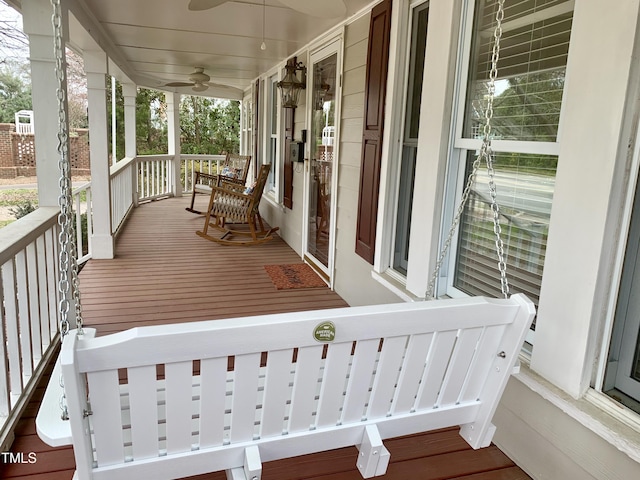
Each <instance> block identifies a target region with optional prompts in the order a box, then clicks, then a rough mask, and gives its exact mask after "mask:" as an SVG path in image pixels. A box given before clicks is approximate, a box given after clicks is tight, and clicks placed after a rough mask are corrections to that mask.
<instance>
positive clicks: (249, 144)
mask: <svg viewBox="0 0 640 480" xmlns="http://www.w3.org/2000/svg"><path fill="white" fill-rule="evenodd" d="M251 105H252V102H251V95H246V96H245V97H244V99H243V100H242V115H241V124H242V132H241V136H240V153H241V154H242V155H253V132H252V128H251V127H252V124H253V115H252V108H251Z"/></svg>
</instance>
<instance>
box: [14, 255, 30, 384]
mask: <svg viewBox="0 0 640 480" xmlns="http://www.w3.org/2000/svg"><path fill="white" fill-rule="evenodd" d="M15 268H16V270H15V271H16V296H17V304H18V324H19V328H18V331H19V334H20V350H21V352H20V358H21V360H22V361H21V365H22V368H21V370H22V378H23V381H24V380H25V379H26V378H27V377H31V375H33V363H32V357H31V355H32V353H31V333H30V331H29V330H30V328H29V326H30V324H31V314H30V312H29V294H30V292H29V279H28V271H27V255H26V252H25V250H22V251H20V252H18V254H17V255H16V260H15Z"/></svg>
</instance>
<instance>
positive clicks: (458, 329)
mask: <svg viewBox="0 0 640 480" xmlns="http://www.w3.org/2000/svg"><path fill="white" fill-rule="evenodd" d="M534 313H535V312H534V306H533V304H532V303H531V302H530V301H529V300H528V299H527V298H526V297H525V296H523V295H521V294H518V295H514V296H512V297H511V298H510V299H508V300H505V299H500V300H494V299H487V298H482V297H475V298H467V299H451V300H438V301H432V302H419V303H403V304H397V305H379V306H366V307H352V308H340V309H334V310H320V311H311V312H296V313H289V314H277V315H265V316H259V317H246V318H235V319H227V320H215V321H205V322H195V323H185V324H174V325H162V326H150V327H139V328H134V329H131V330H128V331H125V332H121V333H116V334H112V335H107V336H103V337H97V338H92V337H91V335H87V334H85V335H83V336H79V335H78V334H77V331H75V330H73V331H71V332H70V334H69V335H68V336H67V337H66V338H65V340H64V342H63V345H62V351H61V355H60V364H61V368H62V373H63V377H64V384H65V390H66V399H67V404H68V409H69V417H70V420H69V421H68V422H67V423H68V424H69V426H70V430H71V432H72V441H73V447H74V455H75V460H76V468H77V472H76V473H77V478H78V480H87V479H93V480H124V479H131V478H153V479H156V480H162V479H174V478H183V477H187V476H192V475H200V474H204V473H207V472H214V471H221V470H226V471H227V478H228V479H236V480H237V479H249V480H260V478H261V471H262V462H265V461H271V460H276V459H282V458H289V457H295V456H299V455H305V454H309V453H315V452H320V451H326V450H331V449H336V448H342V447H345V446H351V445H355V446H357V447H358V448H359V450H360V452H359V454H358V455H357V460H356V466H357V468H358V470H359V471H360V473H361V474H362V476H363V478H370V477H373V476H379V475H383V474H384V473H385V472H386V468H387V465H388V463H389V459H390V456H389V452H388V451H387V450H386V448H385V447H384V444H383V440H384V439H386V438H391V437H397V436H402V435H409V434H414V433H419V432H424V431H429V430H434V429H439V428H445V427H449V426H453V425H460V426H461V430H460V434H461V435H462V437H463V438H464V439H465V440H466V441H467V442H468V443H469V444H470V445H471V446H472V447H473V448H481V447H485V446H488V445H489V444H490V442H491V439H492V436H493V432H494V430H495V428H494V427H493V426H492V424H491V420H492V417H493V413H494V411H495V409H496V406H497V404H498V401H499V400H500V397H501V395H502V392H503V390H504V388H505V386H506V383H507V381H508V379H509V376H510V374H511V372H512V369H513V366H514V364H515V363H516V359H517V357H518V353H519V352H520V349H521V347H522V344H523V341H524V338H525V335H526V332H527V330H528V329H529V326H530V325H531V321H532V319H533V316H534Z"/></svg>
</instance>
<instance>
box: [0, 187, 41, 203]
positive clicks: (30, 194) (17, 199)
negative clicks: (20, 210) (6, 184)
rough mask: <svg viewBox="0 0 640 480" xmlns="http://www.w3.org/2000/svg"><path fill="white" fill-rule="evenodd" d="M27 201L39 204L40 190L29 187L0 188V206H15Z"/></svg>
mask: <svg viewBox="0 0 640 480" xmlns="http://www.w3.org/2000/svg"><path fill="white" fill-rule="evenodd" d="M27 201H30V202H31V203H32V204H34V205H38V191H37V190H35V189H29V188H11V189H8V190H0V207H13V206H15V205H20V204H21V203H24V202H27Z"/></svg>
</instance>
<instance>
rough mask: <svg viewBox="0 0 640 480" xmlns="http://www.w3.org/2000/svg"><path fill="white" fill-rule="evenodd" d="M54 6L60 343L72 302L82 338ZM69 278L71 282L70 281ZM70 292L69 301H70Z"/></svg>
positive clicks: (56, 4) (55, 1) (56, 3)
mask: <svg viewBox="0 0 640 480" xmlns="http://www.w3.org/2000/svg"><path fill="white" fill-rule="evenodd" d="M51 4H52V6H53V16H52V23H53V30H54V35H53V37H54V56H55V73H56V79H57V82H58V85H57V88H56V97H57V101H58V128H59V130H58V135H57V137H58V154H59V155H60V159H59V160H58V167H59V169H60V183H59V185H60V196H59V197H58V205H59V207H60V213H59V214H58V225H59V227H60V233H59V235H58V243H59V248H60V252H59V256H58V269H59V273H58V274H59V280H58V292H59V293H60V301H59V313H60V322H59V329H60V341H61V343H62V341H63V340H64V337H65V336H66V335H67V334H68V333H69V328H70V322H69V309H70V304H71V301H73V304H74V308H75V321H76V327H77V329H78V334H79V335H81V334H82V316H81V313H82V312H81V307H80V289H79V281H78V262H77V251H76V242H75V227H74V222H73V219H74V218H75V215H74V213H73V198H72V188H71V161H70V159H69V134H68V124H67V113H66V106H65V103H66V79H65V67H66V65H65V62H64V51H63V48H64V43H63V35H62V22H63V18H62V11H61V6H60V0H51ZM69 276H71V280H69ZM70 292H71V300H70V298H69V297H70ZM60 386H61V387H62V391H63V393H62V395H61V397H60V409H61V410H62V414H61V417H62V419H63V420H68V419H69V414H68V409H67V404H66V398H65V394H64V381H63V378H62V375H60Z"/></svg>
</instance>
